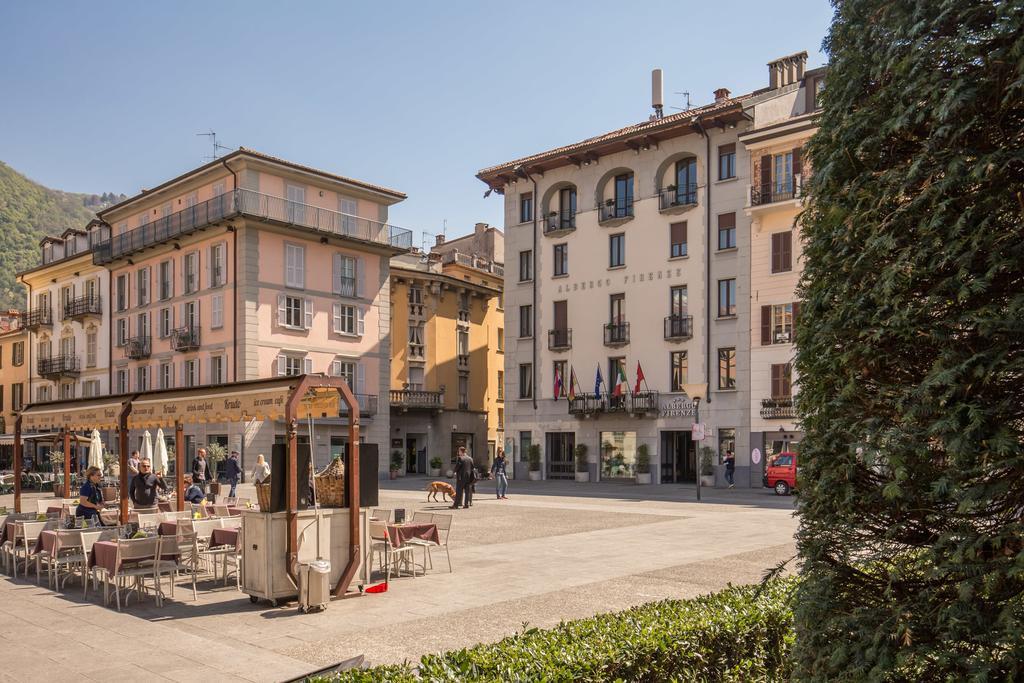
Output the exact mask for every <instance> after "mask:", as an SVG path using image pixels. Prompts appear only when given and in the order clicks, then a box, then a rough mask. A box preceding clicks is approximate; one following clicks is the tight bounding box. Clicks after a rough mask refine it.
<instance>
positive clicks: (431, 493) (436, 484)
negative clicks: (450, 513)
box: [427, 481, 455, 503]
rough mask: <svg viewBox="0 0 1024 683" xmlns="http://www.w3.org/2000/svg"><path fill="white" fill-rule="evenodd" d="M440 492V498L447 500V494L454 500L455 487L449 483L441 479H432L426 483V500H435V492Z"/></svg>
mask: <svg viewBox="0 0 1024 683" xmlns="http://www.w3.org/2000/svg"><path fill="white" fill-rule="evenodd" d="M439 493H440V494H441V500H443V501H444V502H445V503H447V502H448V496H451V497H452V500H455V489H454V488H453V487H452V485H451V484H449V483H446V482H443V481H432V482H430V484H428V485H427V502H430V501H434V502H435V503H436V502H437V494H439Z"/></svg>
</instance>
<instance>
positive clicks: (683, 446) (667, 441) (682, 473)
mask: <svg viewBox="0 0 1024 683" xmlns="http://www.w3.org/2000/svg"><path fill="white" fill-rule="evenodd" d="M696 481H697V459H696V451H695V449H694V448H693V442H692V441H690V432H662V433H661V483H662V484H679V483H683V482H696Z"/></svg>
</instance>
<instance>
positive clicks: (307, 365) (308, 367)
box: [302, 356, 313, 375]
mask: <svg viewBox="0 0 1024 683" xmlns="http://www.w3.org/2000/svg"><path fill="white" fill-rule="evenodd" d="M302 372H303V373H304V374H306V375H310V374H312V373H313V359H312V358H310V357H309V356H306V357H305V358H303V359H302Z"/></svg>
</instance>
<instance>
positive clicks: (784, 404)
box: [761, 398, 796, 420]
mask: <svg viewBox="0 0 1024 683" xmlns="http://www.w3.org/2000/svg"><path fill="white" fill-rule="evenodd" d="M761 417H762V418H763V419H765V420H793V419H795V418H796V408H795V407H794V406H793V399H792V398H762V399H761Z"/></svg>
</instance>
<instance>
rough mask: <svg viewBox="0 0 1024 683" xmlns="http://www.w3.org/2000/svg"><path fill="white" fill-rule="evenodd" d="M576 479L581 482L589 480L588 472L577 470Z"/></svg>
mask: <svg viewBox="0 0 1024 683" xmlns="http://www.w3.org/2000/svg"><path fill="white" fill-rule="evenodd" d="M576 481H578V482H580V483H581V484H585V483H586V482H588V481H590V472H577V473H576Z"/></svg>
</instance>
